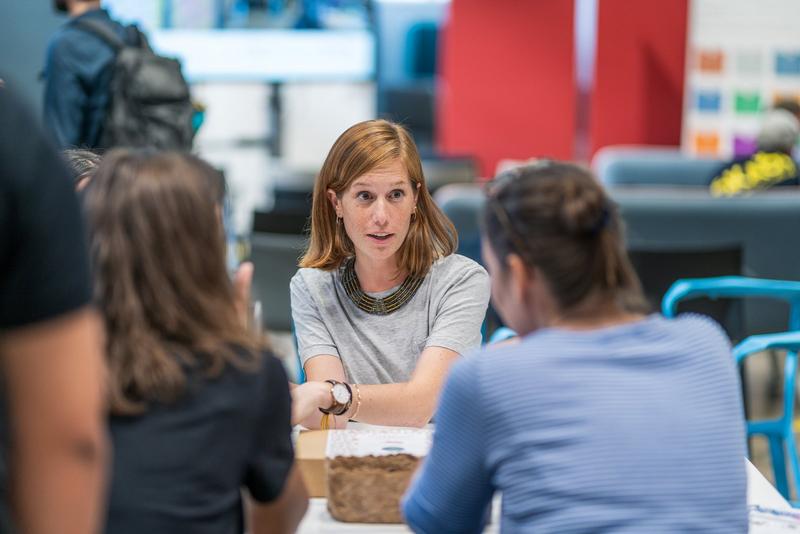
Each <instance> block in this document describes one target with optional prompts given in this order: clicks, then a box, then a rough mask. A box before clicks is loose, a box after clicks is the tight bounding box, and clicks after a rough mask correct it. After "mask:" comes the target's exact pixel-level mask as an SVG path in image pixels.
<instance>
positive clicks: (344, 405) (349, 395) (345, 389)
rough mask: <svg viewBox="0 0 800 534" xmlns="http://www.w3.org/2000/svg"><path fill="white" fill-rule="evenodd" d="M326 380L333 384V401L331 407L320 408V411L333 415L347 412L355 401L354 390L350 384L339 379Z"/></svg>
mask: <svg viewBox="0 0 800 534" xmlns="http://www.w3.org/2000/svg"><path fill="white" fill-rule="evenodd" d="M325 382H327V383H329V384H330V385H331V399H332V400H333V402H332V404H331V405H330V407H328V408H320V409H319V411H321V412H322V413H329V414H333V415H342V414H344V413H347V410H349V409H350V405H351V404H352V403H353V390H352V389H350V384H347V383H345V382H339V381H337V380H326V381H325Z"/></svg>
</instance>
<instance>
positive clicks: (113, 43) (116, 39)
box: [71, 19, 128, 53]
mask: <svg viewBox="0 0 800 534" xmlns="http://www.w3.org/2000/svg"><path fill="white" fill-rule="evenodd" d="M71 25H72V26H74V27H76V28H78V29H79V30H83V31H85V32H88V33H91V34H92V35H94V36H96V37H99V38H100V39H101V40H102V41H103V42H105V43H106V44H107V45H108V46H110V47H111V48H112V49H113V50H114V52H115V53H116V52H119V51H120V50H122V49H123V48H125V47H126V46H128V44H127V43H126V42H125V41H124V40H123V39H122V38H120V36H119V35H117V33H116V32H115V31H114V30H112V29H111V28H110V27H109V26H108V25H107V24H103V23H102V22H100V21H97V20H86V19H77V20H73V21H72V23H71Z"/></svg>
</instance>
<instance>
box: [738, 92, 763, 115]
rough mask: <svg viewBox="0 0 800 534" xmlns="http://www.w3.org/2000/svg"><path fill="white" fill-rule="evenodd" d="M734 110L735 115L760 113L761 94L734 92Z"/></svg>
mask: <svg viewBox="0 0 800 534" xmlns="http://www.w3.org/2000/svg"><path fill="white" fill-rule="evenodd" d="M734 109H735V110H736V113H758V112H759V111H761V94H760V93H758V92H757V91H736V95H735V96H734Z"/></svg>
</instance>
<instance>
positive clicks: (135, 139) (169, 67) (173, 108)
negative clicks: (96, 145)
mask: <svg viewBox="0 0 800 534" xmlns="http://www.w3.org/2000/svg"><path fill="white" fill-rule="evenodd" d="M73 24H74V25H75V26H76V27H78V28H80V29H82V30H84V31H87V32H89V33H91V34H93V35H96V36H97V37H99V38H100V39H102V40H103V41H104V42H106V43H107V44H108V45H109V46H110V47H111V48H112V49H113V50H114V52H115V55H116V59H115V60H114V65H113V67H112V68H113V73H112V75H111V87H110V91H111V94H110V98H109V104H108V110H107V112H106V118H105V121H104V122H103V131H102V137H101V139H100V144H101V145H102V146H103V147H105V148H112V147H149V148H156V149H161V150H186V151H188V150H191V148H192V138H193V137H194V129H193V128H192V117H193V115H194V108H193V106H192V101H191V97H190V95H189V85H188V84H187V83H186V79H185V78H184V77H183V73H182V72H181V64H180V62H179V61H178V60H176V59H173V58H167V57H162V56H159V55H157V54H155V53H154V52H153V51H152V49H151V48H150V45H149V44H148V42H147V38H146V37H145V36H144V34H142V32H140V31H139V29H138V28H137V27H136V26H128V27H126V29H125V30H126V32H127V34H128V35H129V36H130V38H128V39H127V41H128V42H126V40H124V39H121V38H120V37H119V36H118V35H117V34H116V33H115V32H114V30H112V29H111V28H109V27H108V26H107V25H106V24H103V23H102V22H99V21H94V20H76V21H74V22H73ZM129 43H135V44H129Z"/></svg>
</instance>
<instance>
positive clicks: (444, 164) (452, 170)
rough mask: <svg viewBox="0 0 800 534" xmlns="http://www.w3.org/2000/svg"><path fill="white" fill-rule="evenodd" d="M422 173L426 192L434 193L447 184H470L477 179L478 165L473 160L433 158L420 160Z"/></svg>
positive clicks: (464, 158)
mask: <svg viewBox="0 0 800 534" xmlns="http://www.w3.org/2000/svg"><path fill="white" fill-rule="evenodd" d="M422 172H423V173H425V182H426V184H427V186H428V190H429V191H431V192H434V193H435V192H436V191H438V190H439V189H440V188H442V187H444V186H446V185H449V184H471V183H474V182H475V180H476V179H477V178H478V164H477V163H476V162H475V159H474V158H471V157H468V156H464V157H455V156H454V157H435V158H428V157H423V158H422Z"/></svg>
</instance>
